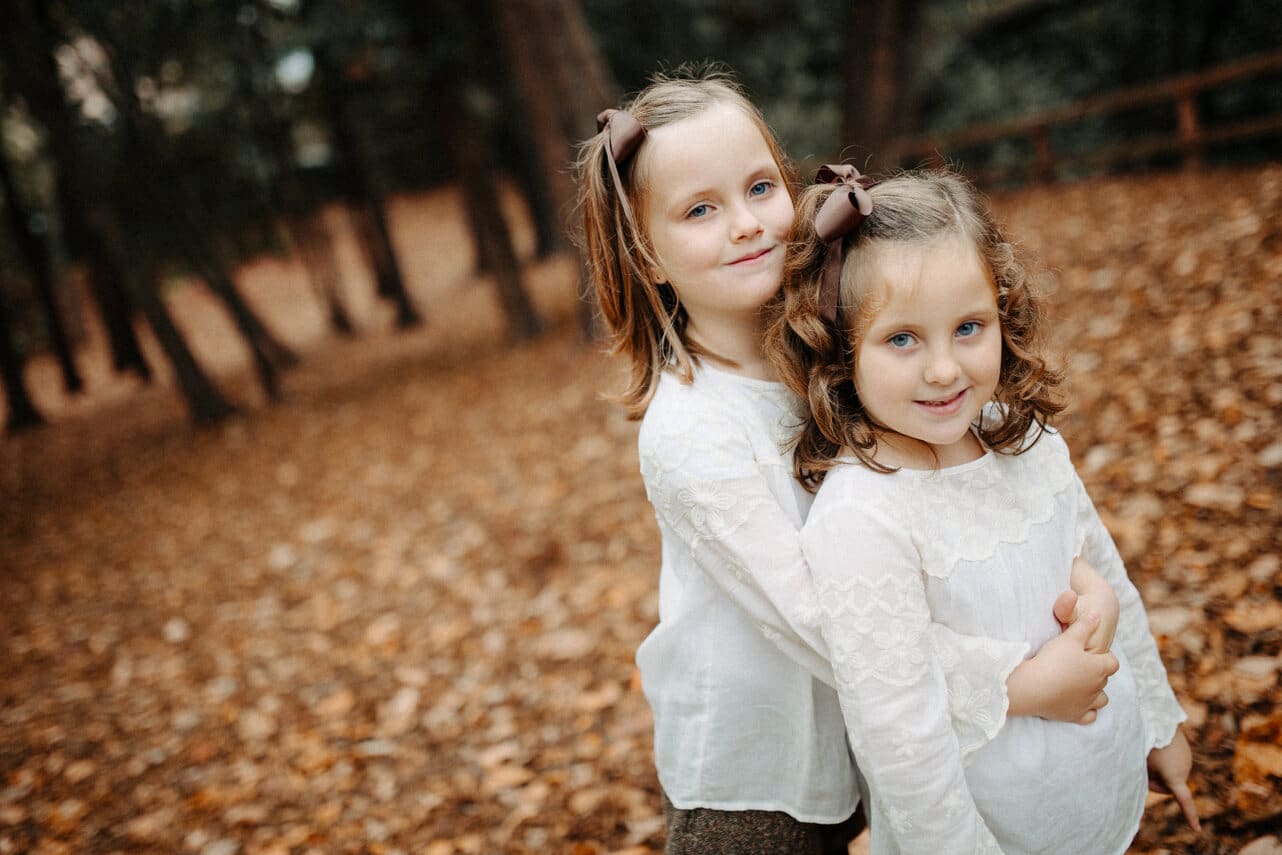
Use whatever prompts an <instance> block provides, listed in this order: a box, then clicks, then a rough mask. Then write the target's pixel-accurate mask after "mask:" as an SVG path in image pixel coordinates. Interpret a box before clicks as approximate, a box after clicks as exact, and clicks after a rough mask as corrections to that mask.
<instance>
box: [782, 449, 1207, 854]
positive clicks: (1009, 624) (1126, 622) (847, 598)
mask: <svg viewBox="0 0 1282 855" xmlns="http://www.w3.org/2000/svg"><path fill="white" fill-rule="evenodd" d="M802 543H803V547H804V550H805V555H806V557H807V558H808V559H809V561H810V566H811V568H812V571H813V572H814V575H815V579H816V584H817V586H818V589H819V592H820V602H821V603H822V606H823V618H822V624H823V634H824V637H825V638H826V639H827V641H828V643H829V645H830V646H831V650H832V660H833V665H834V669H835V672H836V677H837V686H838V692H839V695H840V701H841V707H842V711H843V713H844V715H845V719H846V723H847V733H848V734H849V736H850V742H851V745H852V747H853V749H854V753H855V757H856V759H857V760H858V763H859V768H860V771H861V772H862V773H863V774H864V775H865V776H866V778H867V783H868V787H869V789H870V790H871V793H872V795H871V802H872V804H871V810H870V811H869V813H870V825H871V830H872V835H873V839H872V851H873V852H876V853H879V855H881V853H887V855H889V853H919V852H930V853H932V855H947V853H965V855H972V853H977V852H982V853H989V852H1004V853H1033V852H1055V853H1065V855H1072V853H1082V855H1107V853H1120V852H1124V851H1125V850H1126V848H1127V846H1128V845H1129V843H1130V841H1131V839H1132V838H1133V837H1134V835H1135V833H1136V831H1137V830H1138V827H1139V821H1140V818H1141V815H1142V813H1143V809H1144V799H1145V793H1146V789H1147V775H1146V770H1145V761H1146V758H1147V755H1148V752H1149V750H1150V749H1152V748H1154V747H1157V746H1162V745H1166V744H1168V743H1169V742H1170V741H1171V739H1172V738H1173V737H1174V735H1175V728H1176V726H1177V725H1178V724H1179V722H1180V721H1182V720H1183V718H1184V713H1183V711H1182V710H1181V709H1180V707H1179V704H1178V702H1177V701H1176V699H1175V695H1174V693H1173V692H1172V691H1171V689H1170V686H1169V685H1168V683H1167V680H1166V671H1165V669H1164V668H1163V666H1162V662H1161V659H1160V657H1159V655H1158V651H1157V646H1156V644H1155V643H1154V641H1153V638H1152V635H1151V634H1150V633H1149V629H1148V622H1147V616H1146V615H1145V612H1144V607H1143V605H1142V604H1141V602H1140V598H1139V594H1138V592H1137V591H1136V589H1135V586H1134V585H1132V584H1131V582H1130V580H1129V579H1128V578H1127V575H1126V569H1125V567H1123V565H1122V561H1121V558H1120V557H1119V556H1118V553H1117V549H1116V547H1115V546H1114V544H1113V540H1112V538H1111V537H1110V536H1109V534H1108V532H1107V531H1106V530H1105V529H1104V527H1103V525H1102V524H1101V522H1100V520H1099V517H1098V515H1097V514H1096V512H1095V509H1094V506H1093V505H1092V504H1091V501H1090V499H1089V498H1088V497H1087V495H1086V492H1085V489H1084V488H1083V486H1082V482H1081V480H1080V479H1079V478H1078V477H1077V473H1076V472H1075V471H1074V469H1073V465H1072V462H1071V461H1070V459H1069V454H1068V447H1067V446H1066V445H1065V443H1064V441H1063V439H1062V438H1061V437H1060V436H1059V435H1058V434H1057V433H1053V432H1047V433H1046V434H1045V435H1044V436H1042V438H1041V439H1040V440H1039V441H1038V442H1037V443H1036V444H1035V445H1033V447H1032V448H1031V449H1030V450H1028V451H1027V452H1025V453H1024V454H1022V455H1018V456H1014V455H1008V454H994V453H992V452H988V453H986V454H985V455H984V456H983V457H981V458H979V459H978V460H975V461H972V462H970V463H966V464H962V465H960V466H955V467H950V468H946V469H943V470H939V471H920V470H900V471H898V472H896V473H893V474H881V473H877V472H874V471H872V470H870V469H867V468H866V467H863V466H861V465H859V464H858V463H857V462H856V461H851V462H850V464H849V465H845V466H840V467H838V468H836V469H834V470H833V471H832V472H830V473H829V474H828V476H827V479H826V480H825V481H824V484H823V486H822V487H821V488H820V490H819V494H818V496H817V498H816V500H815V503H814V507H813V509H812V511H811V514H810V516H809V519H808V520H807V522H806V524H805V528H804V530H803V532H802ZM854 549H858V550H860V552H861V554H863V555H864V556H865V557H866V559H867V560H864V561H858V562H851V561H848V560H847V556H848V555H849V554H850V551H851V550H854ZM1079 554H1080V555H1083V556H1084V557H1085V558H1086V559H1087V560H1088V561H1090V562H1091V563H1092V564H1093V565H1094V566H1095V567H1096V568H1098V569H1099V571H1100V573H1101V574H1102V575H1103V576H1104V577H1105V578H1106V579H1107V580H1108V581H1109V583H1110V584H1111V585H1112V587H1113V589H1114V591H1115V592H1116V593H1117V596H1118V599H1119V601H1120V603H1121V617H1120V620H1119V624H1118V630H1117V635H1116V637H1115V640H1114V644H1113V652H1114V653H1115V654H1116V655H1117V657H1118V659H1119V661H1120V663H1121V668H1120V669H1119V671H1118V672H1117V673H1116V674H1115V675H1114V676H1113V677H1112V678H1111V679H1110V680H1109V684H1108V689H1107V691H1108V696H1109V703H1108V705H1107V706H1106V707H1104V709H1102V710H1101V711H1100V713H1099V718H1098V719H1097V720H1096V722H1095V723H1094V724H1091V725H1089V726H1079V725H1075V724H1066V723H1062V722H1051V721H1045V720H1042V719H1038V718H1016V719H1011V720H1009V721H1007V722H1005V724H1004V726H1003V727H1002V728H1001V731H1000V733H999V734H998V735H997V737H996V738H995V739H993V740H992V741H991V742H989V743H988V744H987V745H984V746H977V745H976V744H975V743H974V741H973V740H970V739H967V738H966V737H965V736H964V735H963V734H961V733H959V732H958V730H957V728H956V727H955V726H954V725H953V723H952V721H951V720H950V719H951V717H952V716H953V715H954V714H955V712H954V711H955V710H956V708H957V706H958V703H959V699H958V697H956V690H955V688H954V687H953V686H952V685H950V684H949V681H948V678H947V677H946V675H945V668H946V666H947V662H944V661H941V658H940V656H939V655H938V653H937V652H936V650H935V649H934V645H933V644H932V642H931V633H932V631H933V630H932V629H931V627H932V625H934V624H939V623H942V624H944V625H946V626H948V627H949V628H951V629H952V630H954V631H956V632H958V633H967V634H973V635H982V636H987V637H990V638H994V639H1003V640H1005V641H1007V642H1011V643H1018V642H1022V643H1025V644H1027V645H1028V647H1029V649H1031V650H1036V649H1037V648H1038V647H1040V646H1041V645H1042V644H1043V643H1044V642H1045V641H1046V640H1047V639H1049V638H1051V637H1052V636H1054V635H1055V634H1056V633H1057V632H1059V627H1058V625H1057V624H1056V623H1055V620H1054V618H1053V617H1052V615H1051V614H1050V612H1049V611H1048V610H1047V608H1046V603H1047V602H1049V601H1050V599H1051V598H1053V597H1054V596H1055V595H1056V594H1057V593H1058V592H1059V591H1062V590H1064V589H1065V588H1066V587H1068V578H1069V573H1070V569H1071V565H1072V561H1073V558H1074V557H1075V556H1077V555H1079Z"/></svg>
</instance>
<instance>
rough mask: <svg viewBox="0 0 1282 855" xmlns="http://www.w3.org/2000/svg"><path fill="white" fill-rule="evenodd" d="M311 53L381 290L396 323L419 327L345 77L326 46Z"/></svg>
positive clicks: (379, 184)
mask: <svg viewBox="0 0 1282 855" xmlns="http://www.w3.org/2000/svg"><path fill="white" fill-rule="evenodd" d="M312 54H313V56H314V57H315V59H316V74H317V77H318V78H319V83H320V87H321V91H322V93H323V96H324V101H325V106H326V109H327V111H328V118H329V124H330V131H331V133H332V134H333V139H334V143H335V145H336V146H337V148H338V152H339V159H340V160H341V161H342V164H343V172H344V176H345V179H346V180H345V182H344V189H345V191H346V198H347V201H348V204H349V205H350V207H351V212H352V219H353V224H354V225H355V227H356V233H357V236H358V237H359V238H360V242H361V246H362V247H363V248H364V250H365V255H366V258H367V260H368V261H369V263H370V266H371V268H372V269H373V270H374V277H375V280H376V282H377V289H378V294H379V296H381V297H384V298H386V299H388V300H391V301H392V303H393V304H394V305H395V306H396V325H397V326H398V327H400V328H401V329H406V328H408V327H414V326H418V325H419V324H421V323H422V322H423V318H422V315H420V314H419V311H418V310H417V309H416V308H415V307H414V304H413V303H412V302H411V301H410V297H409V292H408V291H406V289H405V280H404V278H403V277H402V276H401V269H400V264H399V262H398V261H397V259H396V249H395V248H394V247H393V246H392V236H391V231H390V230H389V229H388V226H387V202H386V199H385V193H384V190H383V186H382V182H381V180H380V178H379V176H378V174H377V172H376V171H375V168H374V163H373V160H372V158H371V156H370V153H369V151H368V148H367V146H366V143H365V141H364V140H363V139H362V137H361V133H360V131H359V130H358V129H357V125H356V122H355V121H354V119H353V117H352V113H351V110H350V109H349V107H348V103H347V99H348V94H347V91H346V89H347V85H348V82H347V77H346V75H345V74H344V72H343V71H342V70H341V69H340V68H339V66H338V64H337V63H336V62H335V60H334V58H333V56H332V53H331V50H330V49H329V47H328V46H327V45H316V46H314V47H313V48H312Z"/></svg>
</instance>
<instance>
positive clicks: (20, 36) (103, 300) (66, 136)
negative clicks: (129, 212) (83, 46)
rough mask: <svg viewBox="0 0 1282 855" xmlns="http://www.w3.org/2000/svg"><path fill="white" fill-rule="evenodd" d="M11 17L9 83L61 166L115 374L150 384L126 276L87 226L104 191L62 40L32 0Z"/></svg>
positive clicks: (69, 220) (63, 209) (70, 230)
mask: <svg viewBox="0 0 1282 855" xmlns="http://www.w3.org/2000/svg"><path fill="white" fill-rule="evenodd" d="M10 12H11V14H10V15H9V16H8V17H7V18H6V20H5V26H4V27H2V28H0V33H2V34H3V35H0V44H2V45H3V49H4V51H5V54H6V56H8V57H10V58H11V59H12V61H11V62H9V63H7V64H6V72H7V73H8V74H9V75H10V77H11V79H9V80H7V83H8V84H9V85H11V86H12V87H13V88H14V89H15V90H17V91H18V92H20V93H21V94H22V96H23V98H24V100H25V101H26V103H27V106H28V108H29V109H30V110H31V113H32V115H33V116H35V118H36V121H38V122H39V123H40V124H42V125H44V127H45V130H46V131H47V132H48V133H47V139H48V143H49V149H50V152H51V153H52V155H53V159H54V162H55V163H56V164H57V173H58V178H57V181H58V187H57V194H58V203H59V208H60V214H61V216H62V218H63V221H64V225H65V231H66V232H67V234H68V236H69V237H70V238H71V241H72V243H73V245H76V246H77V247H78V248H79V249H80V250H81V251H83V252H85V253H86V254H87V256H88V263H89V271H90V278H91V282H92V288H91V293H92V294H93V296H94V298H95V301H96V302H97V303H98V305H99V308H100V310H101V312H102V316H103V324H104V326H105V327H106V330H107V337H108V341H109V343H110V346H111V356H112V362H113V365H114V366H115V368H116V370H117V371H133V372H135V373H136V374H137V375H138V376H139V377H141V378H142V379H144V380H149V379H150V378H151V369H150V368H149V367H148V366H147V361H146V359H144V358H143V354H142V348H141V346H140V345H139V343H138V337H137V334H136V333H135V332H134V328H133V324H132V315H133V307H132V305H131V304H130V302H129V298H128V291H127V289H126V287H125V284H124V283H125V281H126V273H125V271H124V270H123V269H118V268H113V267H112V263H111V261H110V259H109V257H108V256H107V255H106V254H105V253H104V252H103V250H102V241H101V240H100V239H99V238H98V237H97V236H95V234H94V231H93V227H92V226H90V225H89V223H88V222H87V218H88V217H87V211H89V210H90V209H91V208H93V207H94V206H95V205H97V204H100V201H101V199H102V195H103V191H102V187H101V186H100V184H99V181H98V180H97V177H96V176H95V175H94V174H93V172H92V170H91V169H89V168H88V167H87V166H86V165H85V163H84V161H83V159H82V158H81V156H80V151H79V148H78V146H77V144H76V137H77V132H76V126H75V123H74V121H72V119H71V116H70V113H69V109H70V108H69V107H68V105H67V102H66V98H65V97H64V94H63V91H62V84H61V83H60V81H59V78H58V69H57V66H56V65H55V63H54V59H53V51H54V48H55V47H56V46H57V42H58V39H57V37H56V35H55V34H54V32H53V30H52V26H51V24H50V22H49V20H48V9H47V7H46V6H45V5H44V4H42V3H36V2H33V0H17V2H16V3H15V4H14V6H13V7H12V8H11V9H10Z"/></svg>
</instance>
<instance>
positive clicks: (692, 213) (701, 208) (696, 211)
mask: <svg viewBox="0 0 1282 855" xmlns="http://www.w3.org/2000/svg"><path fill="white" fill-rule="evenodd" d="M709 210H710V208H709V206H708V205H695V206H694V207H693V208H691V209H690V210H689V211H687V212H686V217H687V218H689V219H698V218H699V217H703V216H706V215H707V213H708V211H709Z"/></svg>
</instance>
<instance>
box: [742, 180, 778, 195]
mask: <svg viewBox="0 0 1282 855" xmlns="http://www.w3.org/2000/svg"><path fill="white" fill-rule="evenodd" d="M773 186H774V184H773V183H772V182H770V181H758V182H757V183H756V184H753V185H752V187H751V188H749V190H748V195H749V196H764V195H766V194H767V193H769V192H770V188H771V187H773Z"/></svg>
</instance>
